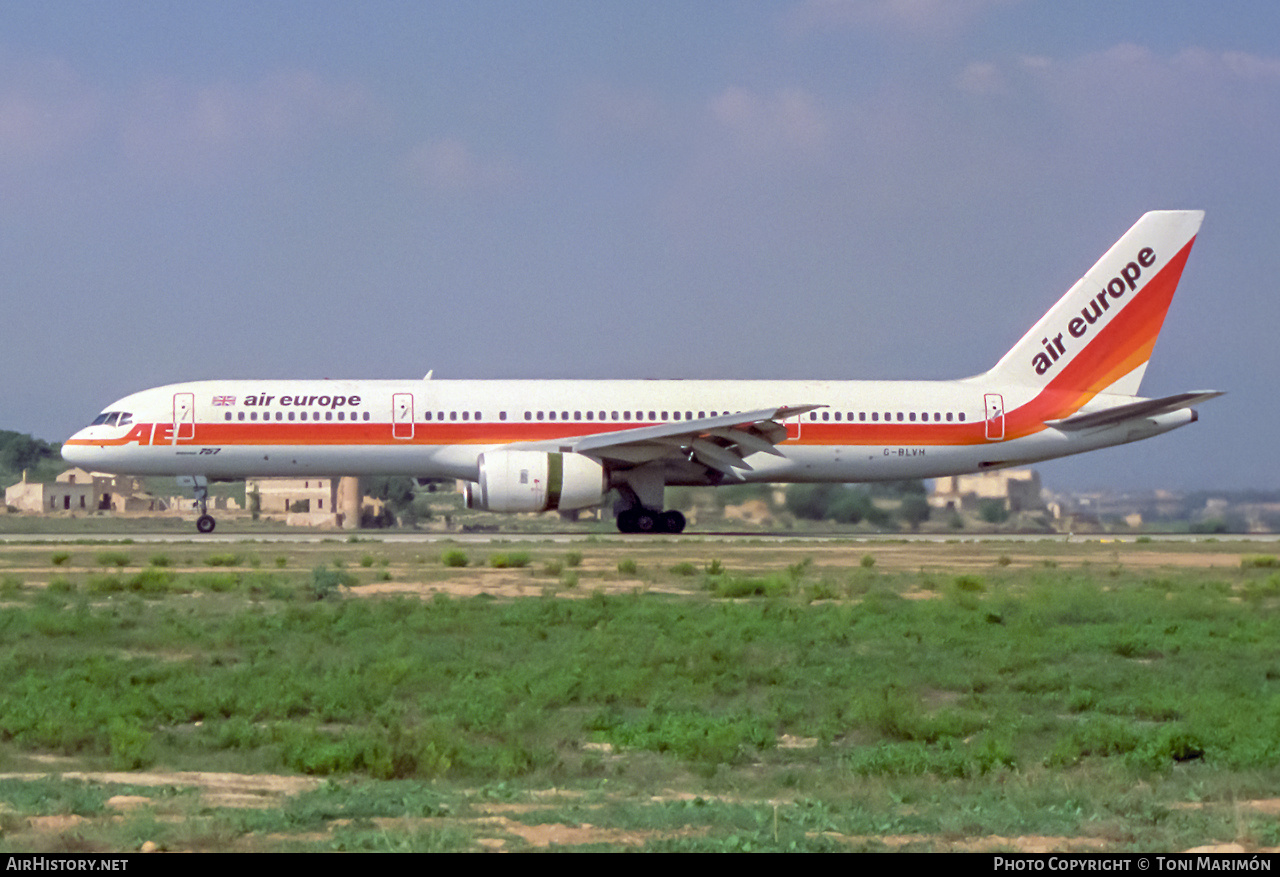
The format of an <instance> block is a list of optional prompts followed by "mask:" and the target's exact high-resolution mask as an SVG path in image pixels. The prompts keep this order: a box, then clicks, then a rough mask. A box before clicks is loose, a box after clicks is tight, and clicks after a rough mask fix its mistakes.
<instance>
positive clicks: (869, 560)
mask: <svg viewBox="0 0 1280 877" xmlns="http://www.w3.org/2000/svg"><path fill="white" fill-rule="evenodd" d="M858 563H859V565H860V566H861V567H862V568H863V569H871V567H873V566H875V565H876V559H875V558H874V557H872V556H871V555H870V554H864V555H862V560H860V561H858Z"/></svg>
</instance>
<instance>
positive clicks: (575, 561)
mask: <svg viewBox="0 0 1280 877" xmlns="http://www.w3.org/2000/svg"><path fill="white" fill-rule="evenodd" d="M564 565H565V566H567V567H578V566H582V552H581V551H570V552H568V553H567V554H565V556H564Z"/></svg>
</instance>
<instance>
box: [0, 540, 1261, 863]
mask: <svg viewBox="0 0 1280 877" xmlns="http://www.w3.org/2000/svg"><path fill="white" fill-rule="evenodd" d="M0 606H2V611H0V628H2V630H0V633H2V636H3V640H2V641H3V643H4V648H3V651H0V846H3V848H5V849H10V850H35V851H58V850H71V851H89V850H104V851H110V850H117V851H124V850H135V849H139V848H141V846H142V845H143V844H144V843H150V844H154V845H156V846H157V847H158V848H161V849H170V850H191V849H194V850H205V849H228V850H330V849H340V850H480V849H486V848H502V849H513V850H519V849H536V848H544V847H550V848H574V849H648V850H849V849H867V850H884V849H905V850H946V849H972V850H1000V849H1008V850H1014V849H1022V850H1037V849H1039V850H1048V849H1052V850H1082V851H1090V850H1150V851H1160V850H1167V851H1172V850H1184V849H1189V848H1193V847H1199V846H1204V845H1213V844H1237V845H1239V846H1240V847H1241V848H1244V849H1248V850H1256V849H1270V848H1274V847H1276V846H1277V845H1280V837H1278V836H1280V823H1277V818H1276V813H1277V812H1280V791H1277V783H1278V782H1280V636H1278V634H1280V630H1278V629H1277V621H1278V619H1280V614H1278V611H1280V561H1277V559H1276V557H1275V556H1274V555H1272V554H1268V553H1267V551H1266V548H1265V547H1262V546H1258V545H1253V546H1251V545H1250V544H1249V543H1240V542H1233V543H1225V542H1224V543H1215V542H1212V541H1206V542H1201V543H1195V544H1190V543H1178V544H1171V543H1126V544H1118V543H1100V542H1092V543H1083V544H1066V543H1065V542H1064V541H1063V540H1062V539H1060V538H1059V539H1056V540H1052V541H1050V540H1046V541H1043V542H1026V543H1014V542H996V541H992V542H964V543H961V542H955V543H907V542H894V541H881V542H865V541H858V542H855V541H847V542H842V541H826V542H805V541H794V542H791V541H787V542H781V543H768V544H765V543H758V544H753V543H750V542H708V541H701V540H698V539H678V538H672V539H655V540H653V541H647V542H635V541H624V540H618V539H610V538H602V539H600V540H598V541H594V540H591V541H582V542H576V543H570V544H562V543H561V544H553V543H550V542H537V541H524V542H520V541H510V542H494V543H490V544H485V545H476V544H449V543H444V544H439V543H381V542H376V541H333V542H315V543H306V544H278V543H277V544H272V543H264V542H248V541H246V542H235V543H222V544H217V545H210V544H205V545H201V544H199V543H195V542H191V543H175V544H168V545H140V544H131V543H127V542H126V543H119V542H116V543H108V542H92V541H85V542H81V543H76V544H70V543H56V544H55V543H39V542H31V543H26V544H12V543H11V544H8V545H4V546H0Z"/></svg>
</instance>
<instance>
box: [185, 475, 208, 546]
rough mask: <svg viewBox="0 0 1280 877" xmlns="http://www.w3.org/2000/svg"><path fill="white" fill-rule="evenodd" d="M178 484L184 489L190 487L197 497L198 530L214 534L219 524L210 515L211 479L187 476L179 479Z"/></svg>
mask: <svg viewBox="0 0 1280 877" xmlns="http://www.w3.org/2000/svg"><path fill="white" fill-rule="evenodd" d="M178 483H179V484H181V485H182V486H183V487H190V488H191V492H192V494H194V496H195V500H196V508H198V509H200V517H198V518H196V529H197V530H198V531H200V532H201V533H212V532H213V528H214V527H216V526H217V524H218V522H217V521H215V520H214V519H213V515H211V514H209V479H208V478H205V477H204V476H203V475H186V476H183V477H181V478H179V479H178Z"/></svg>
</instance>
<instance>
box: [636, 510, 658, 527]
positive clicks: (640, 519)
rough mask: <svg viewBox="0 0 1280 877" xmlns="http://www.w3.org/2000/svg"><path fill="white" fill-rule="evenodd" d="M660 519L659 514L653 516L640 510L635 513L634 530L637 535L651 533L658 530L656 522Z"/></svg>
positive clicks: (652, 513) (649, 512)
mask: <svg viewBox="0 0 1280 877" xmlns="http://www.w3.org/2000/svg"><path fill="white" fill-rule="evenodd" d="M661 517H662V515H661V513H657V514H655V513H654V512H651V511H649V510H648V509H640V510H639V511H637V512H636V529H635V532H637V533H652V532H654V531H655V530H657V529H658V521H659V519H660V518H661Z"/></svg>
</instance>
